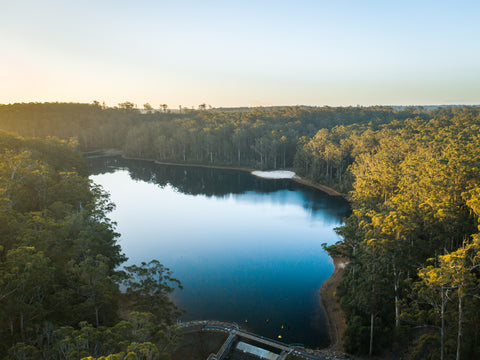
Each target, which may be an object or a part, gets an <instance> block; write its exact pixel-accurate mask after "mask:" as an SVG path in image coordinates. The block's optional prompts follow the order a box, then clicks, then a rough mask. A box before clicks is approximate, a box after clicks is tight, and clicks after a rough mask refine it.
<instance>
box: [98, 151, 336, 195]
mask: <svg viewBox="0 0 480 360" xmlns="http://www.w3.org/2000/svg"><path fill="white" fill-rule="evenodd" d="M99 152H103V153H104V154H105V155H107V156H114V155H117V156H118V155H119V156H121V157H123V158H124V159H127V160H144V161H151V162H154V163H155V164H160V165H174V166H189V167H201V168H210V169H225V170H237V171H244V172H248V173H252V171H258V169H252V168H248V167H238V166H225V165H205V164H191V163H173V162H167V161H158V160H155V159H149V158H139V157H131V156H126V155H123V152H122V151H121V150H99ZM284 170H286V169H284ZM254 176H255V175H254ZM291 180H293V181H295V182H296V183H298V184H302V185H305V186H308V187H311V188H314V189H317V190H320V191H323V192H324V193H326V194H328V195H330V196H342V197H345V194H342V193H340V192H338V191H337V190H335V189H333V188H331V187H329V186H326V185H321V184H315V183H313V182H312V181H310V180H307V179H303V178H301V177H299V176H298V175H295V176H294V177H293V178H291Z"/></svg>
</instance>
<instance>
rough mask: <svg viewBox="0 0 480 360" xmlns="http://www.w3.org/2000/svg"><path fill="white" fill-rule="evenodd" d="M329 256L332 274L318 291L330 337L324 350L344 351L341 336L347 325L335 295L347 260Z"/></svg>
mask: <svg viewBox="0 0 480 360" xmlns="http://www.w3.org/2000/svg"><path fill="white" fill-rule="evenodd" d="M331 257H332V259H333V265H334V267H335V268H334V271H333V274H332V276H330V277H329V278H328V279H327V280H326V281H325V282H324V283H323V284H322V287H321V288H320V291H319V295H320V300H321V303H322V306H323V309H324V310H325V316H326V317H327V324H328V334H329V338H330V345H329V346H328V347H327V348H326V349H325V350H328V351H334V352H340V353H342V352H343V351H344V349H343V343H342V337H343V333H344V332H345V329H346V328H347V325H346V322H345V317H344V316H343V312H342V309H341V308H340V303H339V302H338V299H337V296H336V290H337V286H338V285H339V284H340V281H341V280H342V277H343V272H344V271H345V266H346V265H347V260H346V259H345V258H343V257H339V256H331Z"/></svg>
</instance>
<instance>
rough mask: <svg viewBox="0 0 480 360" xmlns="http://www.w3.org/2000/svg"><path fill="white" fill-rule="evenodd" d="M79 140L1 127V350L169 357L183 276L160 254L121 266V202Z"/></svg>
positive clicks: (30, 354) (9, 354) (32, 354)
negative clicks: (96, 178)
mask: <svg viewBox="0 0 480 360" xmlns="http://www.w3.org/2000/svg"><path fill="white" fill-rule="evenodd" d="M74 145H75V143H74V142H73V141H70V143H67V142H65V141H61V140H58V139H54V138H48V139H45V140H42V139H38V138H35V139H33V138H20V137H17V136H13V135H9V134H6V133H4V132H0V354H1V355H0V358H5V359H76V360H78V359H80V358H83V357H86V356H90V355H92V356H102V355H103V356H107V355H110V354H115V353H116V354H120V355H121V354H124V355H125V356H126V355H127V354H130V356H131V357H130V358H131V359H133V358H134V357H133V356H134V355H135V354H137V353H138V354H140V353H143V352H148V353H154V354H157V355H158V356H157V358H160V356H163V357H165V358H167V355H166V354H167V353H166V352H165V351H166V350H167V349H169V348H170V346H171V345H172V344H174V343H175V342H176V341H177V340H178V330H177V329H176V328H175V327H173V326H172V322H173V320H174V319H175V317H176V316H177V310H176V309H175V307H174V306H173V304H172V303H171V302H170V300H168V297H167V295H168V294H169V293H170V292H171V291H172V290H173V286H175V285H176V284H177V283H178V282H177V280H175V279H174V278H172V277H171V272H170V271H169V270H168V269H165V268H163V267H162V266H161V265H160V264H158V263H157V262H155V261H153V262H151V263H149V264H142V265H139V266H131V267H127V268H126V269H125V271H120V270H118V269H119V268H118V266H119V265H120V264H122V263H123V262H124V261H125V260H126V258H125V256H124V255H123V254H122V253H121V249H120V246H119V245H118V244H117V243H116V239H117V237H118V234H117V233H115V231H114V224H113V223H112V222H111V221H110V220H109V219H108V218H107V214H108V212H109V211H110V210H111V209H112V207H113V204H111V203H110V202H109V200H108V196H107V194H105V193H104V192H103V191H102V189H100V188H98V187H97V186H96V185H94V184H92V183H91V182H90V181H89V180H88V178H86V174H87V170H86V165H85V163H84V161H83V158H82V156H81V154H80V153H79V152H78V151H76V150H75V149H74V147H73V146H74ZM145 279H146V280H148V281H149V283H148V287H147V286H146V284H147V281H146V280H145ZM120 283H124V284H125V286H127V292H126V294H125V295H124V296H123V297H121V296H120V291H119V284H120ZM120 299H124V301H128V302H129V303H130V304H131V305H130V310H131V312H130V315H129V316H128V317H127V318H125V319H120V318H119V316H118V314H117V310H118V307H119V304H120V303H119V300H120ZM162 354H163V355H162ZM120 355H119V356H120ZM118 358H120V357H118Z"/></svg>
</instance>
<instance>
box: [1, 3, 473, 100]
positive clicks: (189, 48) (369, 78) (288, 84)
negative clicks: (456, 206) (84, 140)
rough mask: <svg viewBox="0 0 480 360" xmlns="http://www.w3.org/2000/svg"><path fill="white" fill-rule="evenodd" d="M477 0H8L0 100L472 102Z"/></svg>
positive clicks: (4, 8)
mask: <svg viewBox="0 0 480 360" xmlns="http://www.w3.org/2000/svg"><path fill="white" fill-rule="evenodd" d="M478 13H480V2H478V1H474V0H472V1H465V0H460V1H441V0H440V1H411V0H407V1H402V2H386V1H374V0H367V1H353V0H340V1H320V0H319V1H312V0H310V1H309V0H299V1H295V2H293V1H278V0H277V1H251V0H246V1H241V2H240V1H238V2H232V1H218V0H212V1H208V0H207V1H201V2H200V1H188V0H178V1H153V0H141V1H135V2H134V1H127V0H122V1H112V0H105V1H101V2H98V1H92V0H85V1H69V0H67V1H65V0H45V1H37V0H16V1H9V2H5V4H2V10H1V12H0V46H1V51H2V55H1V56H0V84H1V85H0V103H13V102H31V101H37V102H43V101H72V102H91V101H92V100H98V101H105V102H106V103H107V104H108V105H111V106H113V105H116V104H117V103H119V102H124V101H126V100H128V101H132V102H134V103H135V104H137V105H138V106H139V107H141V106H142V105H143V104H144V103H146V102H149V103H150V104H152V105H153V106H154V107H156V108H157V107H158V106H159V104H163V103H166V104H168V106H169V107H170V108H178V106H179V105H182V106H188V107H190V106H195V107H196V106H197V105H198V104H201V103H207V104H210V105H212V106H215V107H219V106H258V105H295V104H304V105H320V106H321V105H332V106H336V105H357V104H360V105H372V104H373V105H375V104H391V105H395V104H419V105H420V104H478V103H480V62H479V61H478V59H479V58H480V47H479V46H478V34H480V22H479V21H478V19H477V15H478Z"/></svg>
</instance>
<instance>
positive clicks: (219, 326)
mask: <svg viewBox="0 0 480 360" xmlns="http://www.w3.org/2000/svg"><path fill="white" fill-rule="evenodd" d="M178 325H179V326H180V328H181V329H182V330H183V332H192V331H220V332H224V333H227V334H229V337H228V339H227V340H226V341H225V343H224V344H223V346H222V348H221V349H220V350H219V351H218V352H217V354H212V355H210V356H209V358H208V359H209V360H222V359H224V358H225V356H227V355H228V353H229V351H230V349H231V347H232V344H233V342H234V340H235V339H237V338H240V339H248V340H252V341H255V342H256V343H258V344H262V345H265V346H269V347H271V348H274V349H278V350H279V353H280V355H279V357H278V359H279V360H280V359H281V360H283V359H286V358H287V356H288V355H289V354H292V355H295V356H296V357H298V358H301V359H306V360H323V358H321V357H318V356H315V355H312V354H309V353H307V352H306V350H305V349H304V348H302V347H298V346H295V345H287V344H284V343H282V342H280V341H277V340H273V339H268V338H265V337H263V336H260V335H257V334H254V333H251V332H249V331H246V330H243V329H241V328H240V327H239V326H238V325H237V324H235V323H227V322H222V321H207V320H204V321H189V322H185V323H180V324H178Z"/></svg>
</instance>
